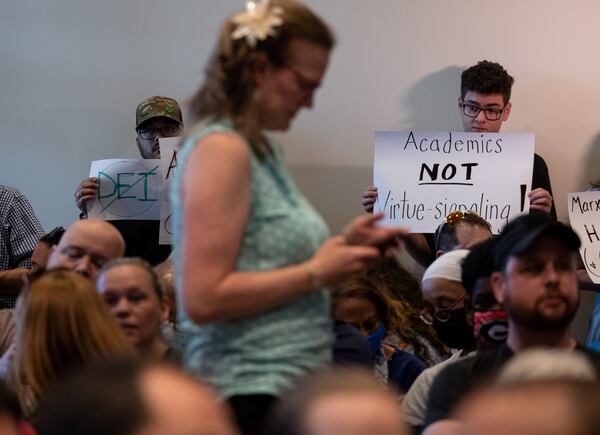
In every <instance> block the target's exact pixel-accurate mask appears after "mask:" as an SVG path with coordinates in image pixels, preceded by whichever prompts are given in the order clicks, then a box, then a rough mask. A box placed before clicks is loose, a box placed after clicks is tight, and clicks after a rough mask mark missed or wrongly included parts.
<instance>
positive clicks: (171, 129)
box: [135, 96, 183, 159]
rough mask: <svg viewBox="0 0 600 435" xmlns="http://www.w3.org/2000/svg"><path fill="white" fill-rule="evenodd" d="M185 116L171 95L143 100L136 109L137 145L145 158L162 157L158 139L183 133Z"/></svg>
mask: <svg viewBox="0 0 600 435" xmlns="http://www.w3.org/2000/svg"><path fill="white" fill-rule="evenodd" d="M182 128H183V118H182V116H181V109H180V108H179V104H177V101H175V100H174V99H172V98H169V97H159V96H155V97H150V98H147V99H145V100H144V101H142V102H141V103H140V104H139V105H138V106H137V109H136V111H135V130H136V131H137V134H138V135H137V138H136V142H137V146H138V149H139V150H140V154H141V155H142V157H143V158H145V159H158V158H160V148H159V146H158V140H159V139H160V138H163V137H174V136H179V135H180V134H181V130H182Z"/></svg>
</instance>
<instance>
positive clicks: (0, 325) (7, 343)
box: [0, 219, 125, 376]
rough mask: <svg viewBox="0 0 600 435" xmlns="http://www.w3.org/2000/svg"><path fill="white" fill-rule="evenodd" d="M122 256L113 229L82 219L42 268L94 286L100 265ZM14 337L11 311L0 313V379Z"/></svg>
mask: <svg viewBox="0 0 600 435" xmlns="http://www.w3.org/2000/svg"><path fill="white" fill-rule="evenodd" d="M124 253H125V241H124V240H123V237H122V236H121V233H119V231H118V230H117V229H116V228H115V227H113V226H112V225H111V224H109V223H108V222H106V221H101V220H96V219H85V220H80V221H76V222H74V223H73V224H71V226H69V228H67V230H66V231H65V233H64V234H63V236H62V237H61V239H60V242H59V243H58V245H55V246H53V247H52V248H51V249H50V257H49V258H48V264H47V266H46V268H47V269H55V268H65V269H69V270H72V271H75V272H77V273H80V274H82V275H83V276H85V277H86V278H88V279H90V280H91V281H92V282H94V283H95V282H96V278H97V277H98V272H99V271H100V269H101V268H102V266H104V264H105V263H106V262H107V261H108V260H111V259H113V258H118V257H122V256H123V254H124ZM14 335H15V321H14V310H12V309H10V310H0V355H2V358H0V376H1V375H2V373H4V372H5V371H6V370H7V368H8V363H9V359H10V356H9V349H10V348H11V344H12V343H14Z"/></svg>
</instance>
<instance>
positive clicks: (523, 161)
mask: <svg viewBox="0 0 600 435" xmlns="http://www.w3.org/2000/svg"><path fill="white" fill-rule="evenodd" d="M533 152H534V137H533V135H532V134H520V133H464V132H460V133H455V132H412V131H411V132H375V163H374V171H373V172H374V177H373V178H374V183H375V186H377V188H378V191H379V196H378V199H377V202H376V203H375V211H380V212H383V213H384V223H385V224H394V225H404V226H407V227H409V228H410V230H411V231H413V232H420V233H431V232H434V231H435V229H436V228H437V226H438V225H439V224H440V223H441V222H442V220H443V219H444V218H445V217H446V216H447V215H448V214H450V213H451V212H453V211H463V212H464V211H474V212H476V213H477V214H479V215H480V216H481V217H483V218H484V219H486V220H487V221H488V222H489V223H490V224H491V225H492V231H493V232H495V233H499V232H500V230H501V229H502V228H503V227H504V225H505V224H506V223H507V222H508V221H509V220H510V219H512V218H514V217H515V216H517V215H519V214H522V213H526V212H528V211H529V201H528V200H527V192H528V191H529V190H530V187H531V174H532V171H533Z"/></svg>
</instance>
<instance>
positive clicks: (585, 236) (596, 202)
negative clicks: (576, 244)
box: [568, 192, 600, 284]
mask: <svg viewBox="0 0 600 435" xmlns="http://www.w3.org/2000/svg"><path fill="white" fill-rule="evenodd" d="M568 201H569V203H568V207H569V222H570V223H571V227H572V228H573V230H574V231H575V232H576V233H577V235H578V236H579V238H580V239H581V248H579V253H580V254H581V258H582V259H583V264H584V265H585V269H586V270H587V273H588V275H589V276H590V278H591V280H592V281H593V282H594V283H596V284H600V192H575V193H569V196H568Z"/></svg>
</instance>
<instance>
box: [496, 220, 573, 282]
mask: <svg viewBox="0 0 600 435" xmlns="http://www.w3.org/2000/svg"><path fill="white" fill-rule="evenodd" d="M547 234H551V235H554V236H556V237H557V238H558V239H559V240H560V241H561V242H562V243H563V244H564V245H565V246H566V247H567V249H569V250H570V251H573V252H576V251H577V250H578V249H579V247H580V246H581V241H580V240H579V236H578V235H577V234H576V233H575V231H573V230H572V229H571V228H570V227H568V226H566V225H564V224H563V223H561V222H556V221H553V220H552V219H550V217H549V216H547V215H545V214H540V213H536V214H526V215H522V216H519V217H517V218H515V219H513V220H512V221H510V222H509V223H508V224H506V226H505V227H504V229H503V230H502V233H501V234H500V237H499V238H498V242H497V244H496V252H495V264H496V269H497V270H502V269H504V266H505V265H506V262H507V261H508V257H517V256H519V255H521V254H523V253H524V252H525V251H527V250H528V249H529V248H530V247H531V245H532V244H533V243H534V242H535V241H536V240H538V238H539V237H541V236H542V235H547Z"/></svg>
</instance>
